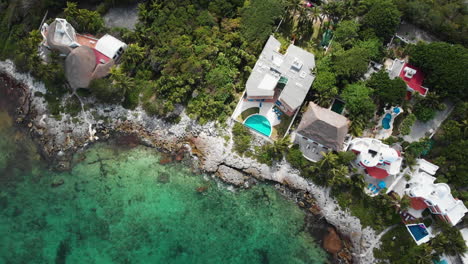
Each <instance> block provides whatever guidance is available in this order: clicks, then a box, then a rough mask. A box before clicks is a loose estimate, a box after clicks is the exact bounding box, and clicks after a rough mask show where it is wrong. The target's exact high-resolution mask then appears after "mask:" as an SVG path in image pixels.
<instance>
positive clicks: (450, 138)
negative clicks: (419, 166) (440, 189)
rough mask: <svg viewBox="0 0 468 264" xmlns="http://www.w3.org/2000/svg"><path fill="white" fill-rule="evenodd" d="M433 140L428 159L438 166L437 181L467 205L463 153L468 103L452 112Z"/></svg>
mask: <svg viewBox="0 0 468 264" xmlns="http://www.w3.org/2000/svg"><path fill="white" fill-rule="evenodd" d="M434 139H435V145H434V147H433V149H432V150H431V152H430V153H429V157H430V158H432V159H433V161H434V162H435V163H436V164H437V165H439V166H440V169H439V171H438V173H439V176H438V177H437V180H438V181H439V182H446V183H448V184H450V186H451V187H452V193H453V195H454V196H455V197H459V198H460V199H463V201H464V202H465V204H467V205H468V192H467V191H466V186H468V166H467V164H466V152H464V151H463V150H464V149H465V147H467V146H468V103H466V102H465V103H462V104H460V105H458V106H457V107H456V108H455V109H454V110H453V113H452V116H451V117H450V118H449V120H447V121H446V122H445V123H444V124H443V125H442V127H441V130H440V131H439V133H437V134H436V136H435V137H434Z"/></svg>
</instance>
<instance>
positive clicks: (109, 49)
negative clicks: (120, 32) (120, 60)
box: [95, 34, 127, 59]
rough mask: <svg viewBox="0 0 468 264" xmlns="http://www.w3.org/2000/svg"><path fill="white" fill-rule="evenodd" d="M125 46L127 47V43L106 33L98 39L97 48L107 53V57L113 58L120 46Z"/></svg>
mask: <svg viewBox="0 0 468 264" xmlns="http://www.w3.org/2000/svg"><path fill="white" fill-rule="evenodd" d="M125 47H127V45H126V44H125V43H123V42H122V41H120V40H118V39H116V38H114V37H113V36H111V35H108V34H106V35H104V36H103V37H102V38H100V39H99V40H98V41H97V43H96V48H95V49H96V50H97V51H99V52H101V53H102V54H104V55H106V56H107V57H109V58H111V59H113V58H114V56H115V55H116V54H117V51H118V50H119V49H120V48H125Z"/></svg>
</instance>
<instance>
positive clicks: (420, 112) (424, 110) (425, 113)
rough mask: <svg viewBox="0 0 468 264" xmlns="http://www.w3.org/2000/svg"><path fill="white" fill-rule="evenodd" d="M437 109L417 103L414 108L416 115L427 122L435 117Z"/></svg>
mask: <svg viewBox="0 0 468 264" xmlns="http://www.w3.org/2000/svg"><path fill="white" fill-rule="evenodd" d="M435 114H436V111H435V110H434V109H432V108H428V107H425V106H423V105H419V104H418V105H416V106H415V108H414V115H415V116H416V118H417V119H418V120H420V121H422V122H427V121H429V120H431V119H432V118H434V116H435Z"/></svg>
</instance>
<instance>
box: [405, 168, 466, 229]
mask: <svg viewBox="0 0 468 264" xmlns="http://www.w3.org/2000/svg"><path fill="white" fill-rule="evenodd" d="M438 169H439V167H438V166H436V165H434V164H432V163H430V162H428V161H426V160H423V159H420V160H418V164H417V166H416V168H415V169H414V170H413V171H412V175H411V180H410V181H408V182H407V186H408V187H407V188H406V190H405V194H407V195H408V196H409V197H410V198H411V208H410V209H409V210H408V212H407V217H408V219H411V218H413V219H415V218H420V217H422V212H423V211H424V210H425V209H426V208H428V209H429V211H430V212H431V213H432V214H434V215H437V217H438V218H440V219H441V220H443V221H445V222H447V223H449V224H451V225H452V226H454V225H456V224H457V223H458V222H460V220H461V219H462V218H463V217H464V216H465V214H466V213H467V212H468V209H467V208H466V206H465V204H464V203H463V201H461V200H458V199H456V198H454V197H453V196H452V194H451V192H450V187H449V186H448V185H447V184H445V183H434V181H435V180H436V178H435V177H434V175H435V173H436V171H437V170H438Z"/></svg>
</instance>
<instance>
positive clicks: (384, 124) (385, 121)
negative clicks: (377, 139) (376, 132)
mask: <svg viewBox="0 0 468 264" xmlns="http://www.w3.org/2000/svg"><path fill="white" fill-rule="evenodd" d="M390 121H392V115H391V114H388V113H387V114H386V115H385V117H384V118H383V119H382V127H383V128H384V129H389V128H390Z"/></svg>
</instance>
